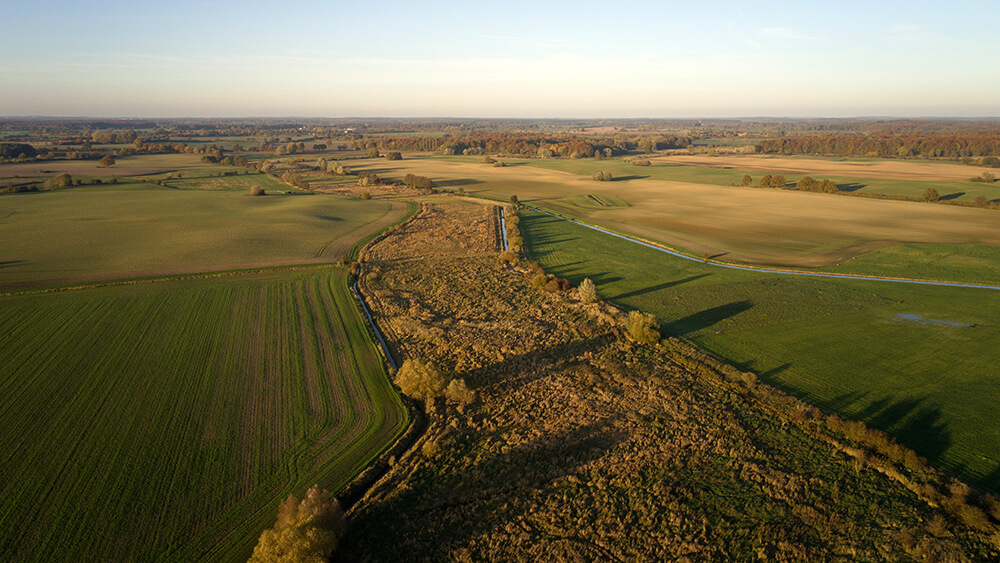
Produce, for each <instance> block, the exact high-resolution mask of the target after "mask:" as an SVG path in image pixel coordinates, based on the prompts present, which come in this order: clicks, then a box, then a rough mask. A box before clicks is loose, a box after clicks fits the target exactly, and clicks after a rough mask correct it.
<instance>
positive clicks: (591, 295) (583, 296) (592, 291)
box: [579, 278, 597, 303]
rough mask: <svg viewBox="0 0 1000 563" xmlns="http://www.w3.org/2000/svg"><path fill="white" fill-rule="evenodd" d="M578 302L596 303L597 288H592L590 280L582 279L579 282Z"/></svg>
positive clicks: (592, 284) (592, 283)
mask: <svg viewBox="0 0 1000 563" xmlns="http://www.w3.org/2000/svg"><path fill="white" fill-rule="evenodd" d="M579 293H580V301H583V302H584V303H594V302H595V301H597V288H596V287H594V282H592V281H590V278H586V279H584V280H583V281H582V282H580V290H579Z"/></svg>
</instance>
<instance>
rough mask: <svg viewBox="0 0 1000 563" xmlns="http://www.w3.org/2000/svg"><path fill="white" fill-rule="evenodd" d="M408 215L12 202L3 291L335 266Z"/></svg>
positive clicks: (371, 209)
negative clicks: (276, 267) (359, 244)
mask: <svg viewBox="0 0 1000 563" xmlns="http://www.w3.org/2000/svg"><path fill="white" fill-rule="evenodd" d="M236 178H238V179H239V180H242V177H236ZM217 180H222V178H218V179H217ZM226 180H227V181H232V180H233V178H227V179H226ZM406 210H407V207H406V206H405V205H400V204H399V203H392V202H385V201H362V200H359V199H352V198H344V197H331V196H318V195H296V196H291V195H276V196H271V195H268V196H266V197H249V196H247V195H246V192H245V191H244V192H226V191H221V192H220V191H202V190H176V189H168V188H162V187H158V186H154V185H150V184H117V185H102V186H85V187H78V188H74V189H69V190H60V191H55V192H43V193H33V194H16V195H12V196H5V197H3V198H2V200H0V239H2V240H3V241H4V245H3V248H2V249H0V289H4V288H7V289H9V288H14V287H37V286H40V285H54V284H65V283H70V282H81V281H94V280H107V279H120V278H126V277H138V276H152V275H162V274H177V273H191V272H205V271H216V270H223V269H237V268H248V267H258V266H273V265H286V264H303V263H321V262H332V261H338V260H340V259H341V258H342V257H343V256H344V255H345V254H347V253H348V252H349V251H350V249H351V248H352V246H353V245H354V244H355V243H356V242H357V241H358V240H360V239H362V238H364V237H365V236H367V235H369V234H372V233H375V232H378V231H379V230H381V229H383V228H385V227H386V226H388V225H389V224H391V223H392V222H394V221H397V220H399V219H400V218H402V217H403V215H404V214H405V212H406Z"/></svg>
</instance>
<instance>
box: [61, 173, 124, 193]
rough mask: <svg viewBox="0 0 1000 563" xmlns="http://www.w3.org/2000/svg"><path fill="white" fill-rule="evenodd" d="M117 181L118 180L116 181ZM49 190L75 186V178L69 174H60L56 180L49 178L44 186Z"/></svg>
mask: <svg viewBox="0 0 1000 563" xmlns="http://www.w3.org/2000/svg"><path fill="white" fill-rule="evenodd" d="M116 180H117V179H116ZM43 185H44V186H45V189H47V190H58V189H59V188H68V187H69V186H72V185H73V177H72V176H70V175H69V174H60V175H58V176H56V177H54V178H49V179H48V180H45V183H44V184H43Z"/></svg>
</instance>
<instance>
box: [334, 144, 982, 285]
mask: <svg viewBox="0 0 1000 563" xmlns="http://www.w3.org/2000/svg"><path fill="white" fill-rule="evenodd" d="M671 158H673V157H671ZM815 162H817V163H822V164H825V165H828V166H831V167H835V166H837V165H846V164H851V163H835V162H831V163H826V162H824V161H815ZM862 164H864V163H862ZM880 164H887V165H888V164H894V163H891V162H889V163H880ZM914 166H919V164H915V165H914ZM928 166H937V165H928ZM940 166H941V167H943V168H946V169H947V168H948V166H947V165H940ZM353 168H354V170H356V171H360V170H369V171H374V172H376V173H378V174H379V175H380V176H382V177H384V178H388V179H392V178H402V176H404V175H405V174H407V173H413V174H418V175H423V176H428V177H430V178H432V179H434V181H435V182H437V183H438V184H439V185H440V186H442V187H443V188H445V189H456V190H457V189H458V188H459V187H461V188H462V189H464V190H465V191H466V192H468V193H470V194H479V195H485V196H490V197H496V198H501V199H507V198H509V197H510V196H511V195H517V196H518V197H519V198H520V200H521V201H522V202H526V203H529V204H536V205H540V206H542V207H545V208H548V209H551V210H555V211H558V212H562V213H566V214H568V215H572V216H574V217H577V218H580V219H582V220H585V221H589V222H593V223H598V224H601V225H605V226H608V227H611V228H615V229H618V230H622V231H627V232H631V233H635V234H637V235H640V236H643V237H646V238H648V239H651V240H655V241H659V242H663V243H666V244H670V245H675V246H679V247H682V248H685V249H688V250H691V251H694V252H697V253H708V254H710V255H712V256H718V257H720V258H723V259H725V260H733V261H741V262H748V263H766V264H777V265H788V266H829V265H833V264H837V263H839V262H841V261H843V260H845V259H847V258H850V257H853V256H856V255H858V254H862V253H865V252H868V251H870V250H873V249H875V248H879V247H882V246H887V245H891V244H895V243H907V242H919V243H951V244H981V245H991V246H1000V229H997V226H998V224H1000V214H997V212H996V211H990V210H984V209H974V208H966V207H955V206H946V205H934V204H927V203H922V202H910V201H890V200H873V199H867V198H854V197H843V196H836V195H829V194H818V193H809V192H793V191H784V190H782V191H777V190H758V189H747V188H735V187H724V186H712V185H707V184H697V183H690V182H670V181H660V180H651V179H630V180H619V181H614V182H595V181H593V180H591V179H590V178H589V177H585V176H580V175H577V174H572V173H568V172H561V171H553V170H543V169H539V168H536V167H532V166H527V165H523V164H517V163H515V165H513V166H506V167H502V168H494V167H492V166H488V165H483V164H479V163H478V162H474V161H473V162H470V161H449V160H440V159H413V160H402V161H394V162H386V161H381V160H362V161H357V162H356V164H355V165H354V166H353ZM954 168H956V169H957V170H959V171H963V172H964V173H965V174H969V173H970V171H971V170H972V168H971V167H958V166H954ZM587 194H595V195H598V196H617V197H620V198H623V199H624V200H626V201H627V202H628V204H629V207H608V208H600V207H594V206H588V207H583V206H580V205H577V204H576V203H574V201H572V199H571V196H580V195H583V196H586V195H587Z"/></svg>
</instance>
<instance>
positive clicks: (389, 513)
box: [334, 422, 625, 561]
mask: <svg viewBox="0 0 1000 563" xmlns="http://www.w3.org/2000/svg"><path fill="white" fill-rule="evenodd" d="M489 438H490V439H489V440H487V443H490V442H492V443H493V444H496V449H495V450H494V451H493V452H489V453H488V455H484V454H483V452H482V450H481V447H482V444H481V443H480V442H477V441H476V440H475V438H466V439H458V440H455V441H447V442H446V443H444V444H443V445H442V448H448V451H447V452H444V453H442V454H438V455H440V456H443V457H445V459H448V460H449V463H448V464H446V465H444V467H445V468H446V469H444V470H443V471H441V472H439V473H436V474H435V475H434V476H433V478H423V479H421V478H420V476H419V475H418V476H417V478H415V479H411V481H410V483H409V486H408V487H406V488H405V489H402V490H400V491H399V492H398V493H397V494H395V495H393V496H392V497H390V498H387V499H384V500H382V501H380V502H378V503H376V504H373V505H370V506H369V507H368V508H367V509H366V510H365V511H363V512H362V513H360V514H356V515H354V516H353V517H352V518H351V520H350V522H349V527H350V530H351V531H349V532H348V534H347V535H346V536H345V540H344V545H343V546H342V547H341V549H340V550H338V553H337V558H335V559H334V560H340V561H347V560H351V559H352V558H353V556H355V555H357V554H360V553H365V552H370V551H371V546H365V545H360V544H356V543H354V542H355V541H357V540H355V539H354V538H374V537H378V538H380V539H382V540H383V541H386V542H388V543H387V545H389V546H404V545H406V544H407V543H408V542H407V538H408V537H410V535H411V534H414V533H418V534H429V535H430V536H431V537H435V538H440V539H441V540H442V541H435V542H419V541H418V542H409V543H410V544H411V547H407V548H405V549H398V550H397V551H400V552H402V551H406V553H407V555H408V557H412V558H413V559H415V560H423V561H447V560H450V559H451V558H452V556H453V553H452V552H451V548H452V546H455V545H468V543H469V542H470V541H471V540H473V539H474V538H477V537H482V535H483V534H484V533H486V532H487V531H489V530H490V529H492V528H494V527H495V526H497V525H498V523H502V522H506V515H508V514H521V513H526V507H528V506H531V505H532V504H533V503H535V502H537V495H538V494H539V491H541V490H543V489H544V488H545V487H546V486H548V485H549V484H550V483H551V482H552V481H553V480H555V479H559V478H562V477H565V476H572V475H575V474H576V473H578V472H582V471H586V467H587V466H588V464H590V463H592V462H594V461H596V460H598V459H600V458H601V457H602V456H604V455H605V454H606V453H607V452H608V451H609V450H611V449H612V448H614V447H615V446H617V445H618V444H620V443H621V442H622V441H624V439H625V436H624V434H623V433H621V432H620V431H615V430H613V429H612V428H611V427H610V425H608V424H607V423H603V422H596V423H590V424H582V425H579V426H576V427H573V428H570V429H567V430H563V431H560V432H556V433H544V434H542V435H541V436H538V437H537V438H534V439H530V440H526V441H522V442H520V443H515V444H514V445H512V446H505V445H503V443H504V442H505V441H506V440H505V439H504V437H503V436H502V435H501V434H500V433H499V432H497V433H495V434H494V435H493V436H490V437H489ZM428 477H429V476H428ZM456 513H461V514H462V515H463V517H462V518H460V519H454V518H453V516H454V515H455V514H456ZM441 516H446V517H451V518H447V519H442V518H441ZM510 524H513V522H510V523H509V524H508V525H510ZM549 540H550V541H559V539H558V538H549ZM390 549H391V548H390ZM413 549H415V550H416V551H412V550H413ZM582 549H584V550H585V551H586V552H587V553H588V555H589V557H588V559H591V560H598V559H601V554H602V553H603V549H602V548H600V547H598V546H596V545H584V546H582Z"/></svg>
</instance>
